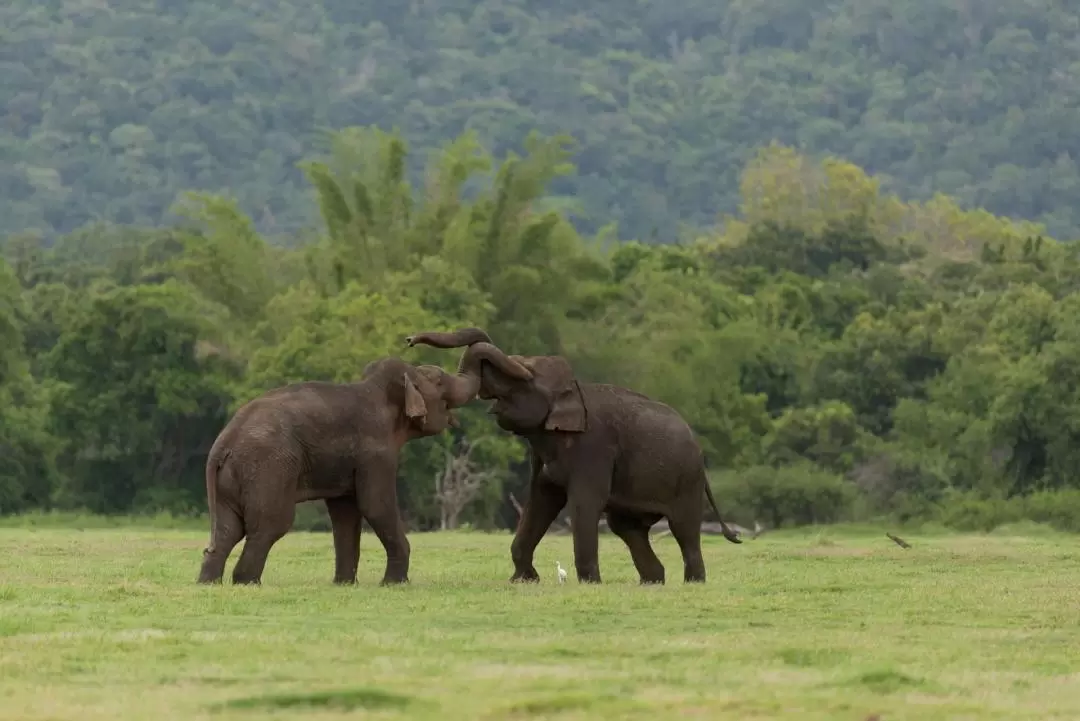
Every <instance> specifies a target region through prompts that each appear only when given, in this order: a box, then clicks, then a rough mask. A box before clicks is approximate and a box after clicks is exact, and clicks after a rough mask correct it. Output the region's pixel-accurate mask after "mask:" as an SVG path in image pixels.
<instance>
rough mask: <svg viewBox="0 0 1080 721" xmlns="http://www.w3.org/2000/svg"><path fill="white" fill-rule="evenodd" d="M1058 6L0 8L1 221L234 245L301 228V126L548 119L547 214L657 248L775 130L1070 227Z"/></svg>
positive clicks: (418, 133) (456, 129)
mask: <svg viewBox="0 0 1080 721" xmlns="http://www.w3.org/2000/svg"><path fill="white" fill-rule="evenodd" d="M1078 30H1080V10H1078V9H1077V8H1076V7H1074V6H1071V5H1070V4H1069V3H1061V2H1052V1H1051V0H1030V1H1029V2H1024V3H998V4H993V3H987V2H955V3H942V2H939V1H938V0H902V2H895V1H894V0H893V1H890V0H840V1H833V2H825V0H775V1H774V2H768V3H763V2H745V1H739V2H736V1H734V0H683V2H679V3H664V2H656V1H655V0H654V1H652V2H647V1H645V0H638V1H637V2H614V1H613V0H598V1H596V2H591V3H589V4H588V6H587V7H586V6H584V5H582V4H580V3H574V2H567V1H566V0H558V1H556V0H544V2H537V1H536V0H477V1H476V2H458V1H455V0H424V1H423V2H418V1H413V2H408V3H389V2H370V1H369V2H361V1H359V0H321V1H320V2H303V3H301V2H292V1H289V0H248V1H247V2H243V3H221V2H217V1H216V0H184V1H183V2H178V1H176V0H129V1H128V2H124V3H119V4H118V3H111V4H110V3H108V2H101V1H100V0H6V2H4V3H2V4H0V116H2V118H3V121H4V125H5V127H4V132H3V133H0V158H3V159H4V161H5V162H3V163H0V233H13V232H23V231H31V230H36V231H38V232H41V233H44V234H46V235H50V236H51V235H54V234H57V233H59V234H66V233H69V232H71V231H74V230H75V229H77V228H79V227H82V226H83V225H84V224H85V223H86V222H87V221H91V220H104V221H109V222H112V223H121V224H137V225H142V226H151V225H163V224H168V223H171V222H172V221H173V218H172V217H171V215H170V214H169V212H168V210H169V208H170V207H172V205H173V203H174V202H175V201H176V199H177V197H178V195H179V194H181V193H183V192H185V191H188V190H201V191H205V192H210V193H221V192H226V193H228V194H231V195H235V196H236V198H237V202H238V207H239V208H240V209H241V211H242V212H243V213H244V214H245V215H246V216H248V217H250V218H251V221H252V222H253V223H254V225H255V226H256V227H257V228H258V229H259V230H260V232H263V233H268V234H271V235H279V234H282V235H289V234H292V233H295V232H297V231H298V230H300V229H303V228H306V227H308V226H309V225H310V224H311V223H312V222H314V221H315V220H316V219H317V215H316V214H315V212H314V211H315V206H314V205H313V204H312V203H310V202H309V200H308V197H309V196H308V193H307V192H306V191H307V186H306V179H305V177H304V174H303V173H302V171H301V170H299V169H298V168H297V163H298V161H300V160H302V159H303V158H305V157H307V155H308V154H309V152H310V148H311V147H312V145H313V143H315V142H317V141H318V139H319V138H320V133H321V131H322V130H323V129H325V128H340V127H346V126H353V125H362V126H368V125H376V126H378V127H380V128H381V129H382V130H383V131H387V132H389V131H391V130H392V129H393V128H395V127H396V128H399V129H400V131H401V133H402V137H403V138H404V139H406V140H407V141H408V142H409V144H410V146H411V147H413V148H415V149H416V150H417V151H419V152H417V153H413V154H410V155H409V156H408V158H407V159H406V171H407V175H408V176H409V177H410V178H411V179H412V180H413V181H414V182H415V183H419V182H420V180H421V178H422V173H423V169H424V166H423V161H422V158H423V156H424V155H425V154H426V153H428V152H431V151H435V150H438V149H440V148H442V147H443V146H444V145H445V144H446V143H448V142H450V141H451V140H453V139H454V138H457V137H459V136H460V135H461V134H462V133H463V132H464V131H466V130H471V131H475V132H476V133H477V135H478V137H480V138H482V139H483V141H484V143H485V144H486V145H487V146H488V147H489V148H490V149H491V150H492V152H494V153H496V154H497V155H500V156H501V155H503V154H504V153H505V152H506V151H508V150H516V151H518V152H519V153H524V152H525V150H524V148H523V146H522V143H523V140H524V138H525V137H526V136H527V134H528V131H529V130H532V129H538V130H540V131H541V132H543V133H545V134H547V135H555V134H558V133H568V134H569V135H570V136H572V137H573V138H574V139H575V141H576V146H577V148H578V149H579V153H578V154H577V156H576V158H575V162H576V165H577V168H578V172H577V173H576V174H574V175H573V176H563V175H560V176H558V177H557V178H555V179H554V180H553V182H552V183H551V185H550V188H549V192H550V194H551V195H552V196H554V197H553V198H551V199H550V200H549V203H550V206H549V207H558V208H560V209H561V210H563V211H565V212H567V213H571V215H570V216H569V217H570V218H571V220H572V222H573V223H574V224H575V226H576V227H577V228H578V229H579V230H580V231H581V232H584V233H586V234H592V233H595V232H597V231H598V230H599V229H600V228H601V227H603V226H604V225H606V224H607V223H609V222H616V223H618V233H619V236H620V237H622V238H634V239H638V240H650V239H653V238H656V239H659V240H663V241H670V240H672V239H673V238H675V237H676V236H677V235H678V234H679V231H680V228H682V227H683V226H690V227H703V226H709V225H711V224H712V223H714V222H715V221H716V220H717V218H719V217H721V216H723V215H724V214H736V213H737V212H738V210H739V204H740V203H741V202H743V200H744V198H743V194H742V191H741V189H740V187H739V182H740V177H739V173H740V170H741V168H742V167H743V166H744V165H745V164H746V163H747V162H749V161H750V160H751V159H752V158H753V156H754V154H755V153H756V150H757V148H759V147H761V146H763V145H767V144H768V143H770V142H771V141H773V140H776V141H778V142H780V143H783V144H785V145H787V146H790V147H793V148H798V149H799V150H800V151H801V152H803V153H805V154H806V155H807V156H808V157H809V158H811V159H814V160H817V159H819V158H820V157H821V156H822V155H823V154H833V155H837V156H840V157H844V158H847V159H848V160H850V161H851V162H853V163H855V164H856V165H858V166H860V167H862V168H865V169H866V170H867V171H868V172H871V173H873V174H875V176H876V177H878V178H879V179H880V180H881V181H882V183H883V187H884V188H885V189H886V190H888V191H890V192H895V193H898V194H899V195H900V197H902V198H904V199H907V200H919V201H928V200H930V199H931V198H932V197H933V196H934V195H935V194H937V193H942V194H945V195H948V196H950V197H952V198H954V199H955V200H956V202H957V203H958V204H959V205H960V206H961V207H964V208H968V209H971V208H979V207H981V208H985V209H987V210H988V211H990V212H992V213H994V214H996V215H1006V216H1011V217H1017V218H1025V219H1028V220H1032V221H1038V222H1040V223H1043V224H1044V225H1045V227H1046V228H1047V229H1048V232H1049V233H1050V235H1052V236H1054V237H1056V238H1058V239H1061V240H1068V239H1071V238H1073V237H1075V236H1076V235H1077V234H1078V230H1080V206H1078V205H1077V204H1076V202H1075V198H1076V196H1077V192H1078V189H1080V171H1078V169H1077V165H1076V162H1077V161H1076V156H1078V154H1080V145H1078V144H1080V139H1078V138H1080V136H1078V135H1077V133H1076V132H1075V128H1076V127H1077V126H1078V125H1080V122H1078V121H1080V109H1078V106H1077V102H1076V99H1077V97H1078V94H1080V87H1078V85H1077V83H1078V82H1080V80H1078V78H1080V42H1077V34H1078Z"/></svg>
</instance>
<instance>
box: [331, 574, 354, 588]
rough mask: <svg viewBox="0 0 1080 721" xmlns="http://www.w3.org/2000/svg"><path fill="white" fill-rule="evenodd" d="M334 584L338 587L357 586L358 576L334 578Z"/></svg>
mask: <svg viewBox="0 0 1080 721" xmlns="http://www.w3.org/2000/svg"><path fill="white" fill-rule="evenodd" d="M334 584H335V585H338V586H355V585H356V576H351V577H350V576H334Z"/></svg>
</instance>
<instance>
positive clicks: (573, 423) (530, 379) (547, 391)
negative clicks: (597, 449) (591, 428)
mask: <svg viewBox="0 0 1080 721" xmlns="http://www.w3.org/2000/svg"><path fill="white" fill-rule="evenodd" d="M407 342H408V344H409V345H410V346H414V345H417V344H424V345H430V346H434V347H436V348H460V347H462V346H468V348H467V349H466V351H465V353H464V354H462V356H461V361H460V362H459V363H458V376H457V377H458V378H460V379H462V383H461V386H460V387H459V390H460V391H461V392H463V393H465V392H468V393H469V394H470V395H469V398H466V399H464V401H467V400H469V399H471V398H472V397H473V396H478V397H479V398H482V399H492V398H493V399H495V404H494V405H493V406H492V409H491V412H492V413H493V414H494V415H495V418H496V420H497V421H498V423H499V426H500V427H502V428H503V429H504V430H508V431H512V432H515V433H523V434H527V433H534V432H536V431H541V430H547V431H563V432H568V433H581V432H583V431H584V430H585V428H586V418H587V413H586V409H585V400H584V398H583V396H582V394H581V388H580V387H579V386H578V383H577V380H576V379H575V378H574V372H573V369H572V368H571V367H570V364H569V363H568V362H567V360H566V359H565V358H562V357H560V356H518V355H513V356H509V355H507V354H506V353H504V352H503V351H502V350H500V349H499V348H498V347H496V346H495V345H494V344H492V343H491V339H490V338H489V337H488V335H487V334H486V333H484V332H483V331H482V330H480V329H478V328H465V329H462V330H459V331H457V332H454V333H418V334H416V335H414V336H410V337H409V338H408V339H407ZM455 400H461V398H460V397H458V398H456V399H455ZM464 401H463V402H464Z"/></svg>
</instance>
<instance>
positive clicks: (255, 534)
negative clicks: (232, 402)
mask: <svg viewBox="0 0 1080 721" xmlns="http://www.w3.org/2000/svg"><path fill="white" fill-rule="evenodd" d="M478 387H479V379H472V378H467V377H464V376H460V375H454V374H452V373H447V372H445V371H443V370H442V369H441V368H438V367H437V366H430V365H421V366H414V365H412V364H410V363H408V362H406V361H404V360H402V359H401V358H398V357H386V358H381V359H378V360H374V361H372V362H370V363H368V364H367V366H365V368H364V370H363V372H362V373H361V377H360V380H358V381H356V382H352V383H329V382H323V381H309V382H301V383H293V384H291V385H286V386H283V387H281V388H277V389H274V390H271V391H268V392H267V393H265V394H263V395H262V396H260V397H258V398H255V399H254V400H251V401H249V402H248V403H246V404H245V405H243V406H242V407H241V408H239V409H238V410H237V411H236V413H235V414H234V415H233V417H232V418H231V419H230V421H229V422H228V423H227V424H226V426H225V428H224V429H222V431H221V433H220V434H219V435H218V437H217V439H216V440H215V441H214V445H213V447H212V448H211V449H210V452H209V454H208V456H207V460H206V495H207V503H208V505H209V508H210V544H209V545H208V546H207V547H206V548H205V549H204V551H203V562H202V569H201V571H200V573H199V579H198V580H199V583H208V584H212V583H220V582H221V578H222V575H223V574H224V571H225V562H226V560H227V559H228V556H229V554H230V553H231V552H232V550H233V548H234V547H235V546H236V544H237V543H239V542H240V540H241V539H242V538H244V537H245V536H246V537H247V541H246V543H245V544H244V550H243V552H242V553H241V554H240V559H239V560H238V561H237V563H236V567H235V568H234V569H233V582H234V583H238V584H258V583H261V579H262V573H263V569H264V568H265V565H266V557H267V555H268V554H269V552H270V549H271V547H273V545H274V544H275V543H276V542H277V541H278V540H280V539H281V538H282V537H283V536H284V535H285V534H286V533H287V532H288V531H289V530H290V529H291V528H292V524H293V520H294V518H295V514H296V504H298V503H302V502H304V501H311V500H316V499H322V500H323V501H324V502H325V503H326V510H327V511H328V512H329V515H330V522H331V524H332V527H333V536H334V564H335V571H334V582H335V583H338V584H353V583H356V569H357V565H358V563H359V560H360V526H361V521H362V519H366V520H367V522H368V524H369V525H370V526H371V528H372V530H373V531H375V535H376V536H377V537H378V538H379V541H380V542H381V543H382V545H383V548H384V549H386V571H385V573H384V575H383V579H382V585H386V584H394V583H405V582H408V580H409V579H408V573H409V554H410V547H409V541H408V539H407V538H406V537H405V525H404V522H403V521H402V519H401V516H400V513H399V510H398V506H397V486H396V483H397V468H398V454H399V452H400V450H401V447H402V446H403V445H404V444H405V443H406V442H408V441H410V440H413V439H415V438H422V437H428V436H434V435H436V434H438V433H441V432H443V431H444V430H446V429H447V428H448V427H451V426H453V427H457V426H458V421H457V419H456V418H455V417H454V415H453V413H452V410H451V409H453V408H457V407H458V406H461V405H464V404H465V403H467V402H468V401H469V400H471V399H472V398H473V397H475V395H476V393H477V389H478Z"/></svg>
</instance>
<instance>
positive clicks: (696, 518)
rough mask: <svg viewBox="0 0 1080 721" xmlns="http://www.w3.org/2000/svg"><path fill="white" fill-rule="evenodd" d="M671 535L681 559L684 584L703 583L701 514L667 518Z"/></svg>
mask: <svg viewBox="0 0 1080 721" xmlns="http://www.w3.org/2000/svg"><path fill="white" fill-rule="evenodd" d="M668 527H669V528H671V535H672V536H675V541H676V542H677V543H678V544H679V550H680V551H682V557H683V580H684V581H685V582H686V583H704V582H705V559H703V558H702V557H701V514H700V513H696V514H694V513H685V514H677V515H675V516H674V517H672V516H669V517H668Z"/></svg>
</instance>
